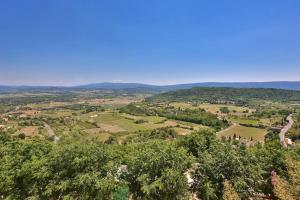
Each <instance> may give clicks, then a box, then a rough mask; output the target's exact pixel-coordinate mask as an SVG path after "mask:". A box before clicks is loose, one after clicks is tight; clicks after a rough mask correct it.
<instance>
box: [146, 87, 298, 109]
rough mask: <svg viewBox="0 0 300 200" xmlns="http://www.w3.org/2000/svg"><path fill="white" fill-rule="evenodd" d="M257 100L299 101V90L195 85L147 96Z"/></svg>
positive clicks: (151, 99) (157, 98) (243, 102)
mask: <svg viewBox="0 0 300 200" xmlns="http://www.w3.org/2000/svg"><path fill="white" fill-rule="evenodd" d="M257 100H270V101H278V102H288V101H299V100H300V92H299V91H294V90H280V89H263V88H222V87H212V88H206V87H195V88H192V89H185V90H177V91H171V92H167V93H163V94H158V95H155V96H153V97H149V98H148V99H147V101H149V102H161V101H169V102H170V101H177V102H180V101H185V102H207V103H235V104H236V105H248V104H251V103H252V102H253V101H257Z"/></svg>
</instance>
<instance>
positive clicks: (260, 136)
mask: <svg viewBox="0 0 300 200" xmlns="http://www.w3.org/2000/svg"><path fill="white" fill-rule="evenodd" d="M266 134H267V131H266V130H265V129H260V128H253V127H246V126H240V125H233V126H232V127H230V128H228V129H226V130H224V131H220V132H219V133H218V135H219V136H225V137H228V136H231V137H233V136H234V135H236V136H237V137H239V136H241V137H242V138H243V139H247V140H250V139H251V137H252V138H253V140H255V141H264V136H265V135H266Z"/></svg>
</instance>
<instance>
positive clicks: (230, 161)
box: [186, 132, 262, 199]
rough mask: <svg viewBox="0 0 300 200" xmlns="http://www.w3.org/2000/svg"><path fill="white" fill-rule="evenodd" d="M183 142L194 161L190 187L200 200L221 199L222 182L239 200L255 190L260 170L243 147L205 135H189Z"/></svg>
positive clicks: (208, 134)
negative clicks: (228, 185) (228, 182)
mask: <svg viewBox="0 0 300 200" xmlns="http://www.w3.org/2000/svg"><path fill="white" fill-rule="evenodd" d="M186 140H187V142H186V146H187V148H189V151H190V152H191V153H192V154H193V155H195V156H196V158H197V163H198V165H197V167H196V168H195V172H194V174H193V178H194V179H195V183H194V186H193V188H194V189H195V190H196V192H198V194H199V196H200V198H201V199H218V198H221V196H222V188H223V182H224V181H225V179H226V180H229V181H230V182H232V183H233V185H234V187H235V189H236V191H237V192H238V193H239V194H240V195H241V196H243V197H249V196H250V195H251V194H252V193H253V192H254V191H257V190H258V188H259V185H258V184H257V183H258V182H260V181H261V180H262V177H261V172H262V171H261V168H260V166H259V165H258V164H257V162H256V159H255V157H254V156H253V155H251V153H250V152H248V150H247V149H246V148H245V147H244V146H243V145H231V144H229V143H226V142H220V141H219V140H217V139H216V138H215V136H214V135H212V133H209V132H208V133H205V132H202V133H201V134H192V135H191V136H189V137H188V138H187V139H186ZM212 193H213V194H214V195H215V196H213V195H212Z"/></svg>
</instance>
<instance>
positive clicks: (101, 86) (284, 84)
mask: <svg viewBox="0 0 300 200" xmlns="http://www.w3.org/2000/svg"><path fill="white" fill-rule="evenodd" d="M193 87H233V88H275V89H287V90H300V81H274V82H203V83H187V84H175V85H150V84H141V83H111V82H104V83H93V84H87V85H79V86H72V87H59V86H0V92H17V91H28V90H33V91H34V90H36V91H39V90H43V91H45V90H77V89H91V90H93V89H94V90H139V91H141V90H143V89H144V90H146V91H153V92H165V91H172V90H178V89H190V88H193Z"/></svg>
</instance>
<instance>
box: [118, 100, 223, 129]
mask: <svg viewBox="0 0 300 200" xmlns="http://www.w3.org/2000/svg"><path fill="white" fill-rule="evenodd" d="M120 111H121V112H124V113H128V114H131V115H154V116H155V115H158V116H160V117H165V118H168V119H175V120H180V121H185V122H192V123H196V124H201V125H205V126H210V127H213V128H215V129H216V130H220V129H221V128H224V127H226V126H227V125H228V122H227V121H226V120H225V119H224V120H219V119H218V118H217V116H216V115H214V114H212V113H209V112H206V111H205V110H204V109H177V108H174V107H170V106H163V107H161V106H158V105H150V104H149V105H146V104H137V105H134V104H129V105H127V106H125V107H123V108H122V109H121V110H120Z"/></svg>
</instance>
